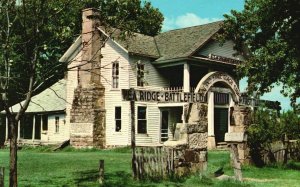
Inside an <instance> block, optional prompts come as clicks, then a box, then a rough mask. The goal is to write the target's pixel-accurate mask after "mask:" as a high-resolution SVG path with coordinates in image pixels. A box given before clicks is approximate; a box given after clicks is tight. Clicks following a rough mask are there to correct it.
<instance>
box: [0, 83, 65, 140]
mask: <svg viewBox="0 0 300 187" xmlns="http://www.w3.org/2000/svg"><path fill="white" fill-rule="evenodd" d="M66 105H67V103H66V80H64V79H63V80H60V81H58V82H57V83H55V84H54V85H52V86H51V87H49V88H47V89H46V90H44V91H43V92H41V93H40V94H38V95H36V96H34V97H32V99H31V103H30V104H29V106H28V108H27V110H26V113H25V115H24V116H23V118H21V120H20V122H19V123H18V144H31V145H32V144H34V145H48V144H58V143H61V142H63V141H66V140H68V139H70V128H69V123H66V119H65V117H66ZM19 109H20V105H19V104H16V105H14V106H12V108H11V110H12V111H13V112H17V111H19ZM0 124H1V125H0V126H2V128H1V130H2V133H1V136H2V137H3V138H2V142H4V141H5V142H8V139H9V125H8V119H7V118H6V117H5V112H4V111H2V112H1V122H0Z"/></svg>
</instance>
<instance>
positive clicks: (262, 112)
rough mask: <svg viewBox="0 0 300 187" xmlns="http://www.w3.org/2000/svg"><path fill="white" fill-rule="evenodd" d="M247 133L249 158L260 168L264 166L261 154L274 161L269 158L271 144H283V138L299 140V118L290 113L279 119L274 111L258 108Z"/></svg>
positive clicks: (282, 115)
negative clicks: (279, 142)
mask: <svg viewBox="0 0 300 187" xmlns="http://www.w3.org/2000/svg"><path fill="white" fill-rule="evenodd" d="M247 133H248V145H249V147H250V156H251V157H252V160H253V162H254V163H255V164H256V165H258V166H261V165H263V164H264V163H263V161H262V158H261V156H262V154H263V153H266V152H268V153H270V161H271V162H272V161H274V160H272V157H271V144H272V143H274V142H277V141H282V142H284V140H285V137H288V138H289V139H299V138H300V118H299V116H298V115H297V114H296V113H294V112H292V111H288V112H285V113H283V114H281V115H280V117H279V116H278V114H277V112H276V111H272V110H268V109H263V108H259V109H258V110H256V111H255V112H254V114H253V121H252V125H250V126H249V128H248V130H247Z"/></svg>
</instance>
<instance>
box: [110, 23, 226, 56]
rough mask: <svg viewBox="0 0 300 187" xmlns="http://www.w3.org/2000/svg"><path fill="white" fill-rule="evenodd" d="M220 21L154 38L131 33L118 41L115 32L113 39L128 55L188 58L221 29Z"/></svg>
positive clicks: (166, 33)
mask: <svg viewBox="0 0 300 187" xmlns="http://www.w3.org/2000/svg"><path fill="white" fill-rule="evenodd" d="M221 24H222V21H218V22H213V23H208V24H205V25H199V26H193V27H188V28H183V29H176V30H171V31H167V32H163V33H160V34H158V35H157V36H155V37H152V36H146V35H143V34H138V33H133V36H130V37H126V38H125V39H120V38H119V37H117V36H118V35H119V33H120V32H119V31H118V30H116V31H115V33H114V34H113V36H112V37H113V38H114V39H115V40H116V42H118V43H119V44H120V45H121V46H122V47H124V48H125V49H127V50H128V52H129V53H134V54H139V55H143V56H149V57H152V58H155V59H156V61H164V60H170V59H176V58H182V57H188V56H190V55H191V54H192V53H193V52H195V51H196V50H198V49H199V48H201V47H202V46H203V45H204V44H205V43H206V42H207V41H208V40H209V39H210V38H211V37H212V36H213V35H214V34H215V33H217V32H218V31H219V30H220V28H221Z"/></svg>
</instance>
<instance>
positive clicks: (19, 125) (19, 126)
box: [18, 120, 21, 141]
mask: <svg viewBox="0 0 300 187" xmlns="http://www.w3.org/2000/svg"><path fill="white" fill-rule="evenodd" d="M20 129H21V120H19V122H18V141H20V131H21V130H20Z"/></svg>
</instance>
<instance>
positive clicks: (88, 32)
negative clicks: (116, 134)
mask: <svg viewBox="0 0 300 187" xmlns="http://www.w3.org/2000/svg"><path fill="white" fill-rule="evenodd" d="M99 25H100V21H99V12H98V11H97V10H96V9H92V8H89V9H84V10H83V11H82V61H81V63H82V66H81V67H80V69H79V85H78V87H77V88H76V89H75V91H74V98H73V103H72V109H71V115H70V144H71V146H73V147H77V148H81V147H97V148H105V146H106V135H105V128H106V127H105V115H106V112H105V106H104V100H105V95H104V93H105V88H104V87H103V85H102V84H101V79H100V72H101V69H100V64H101V57H100V56H101V43H102V42H101V41H102V40H101V34H100V32H99V31H98V29H97V27H98V26H99Z"/></svg>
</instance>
